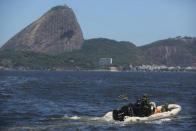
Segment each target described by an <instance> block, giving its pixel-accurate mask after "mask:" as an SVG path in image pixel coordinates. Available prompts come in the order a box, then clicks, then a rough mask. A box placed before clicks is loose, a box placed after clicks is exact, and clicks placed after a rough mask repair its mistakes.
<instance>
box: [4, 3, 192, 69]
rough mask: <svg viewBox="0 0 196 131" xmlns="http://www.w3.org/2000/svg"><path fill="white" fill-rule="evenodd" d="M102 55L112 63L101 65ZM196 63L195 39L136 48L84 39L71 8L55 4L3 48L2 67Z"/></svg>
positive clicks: (79, 66) (105, 66)
mask: <svg viewBox="0 0 196 131" xmlns="http://www.w3.org/2000/svg"><path fill="white" fill-rule="evenodd" d="M141 39H142V38H141ZM101 58H112V63H109V64H107V59H106V65H104V66H103V65H100V59H101ZM141 65H159V66H163V65H164V66H170V67H171V66H181V67H188V66H192V67H195V66H196V38H195V37H181V36H178V37H176V38H168V39H165V40H159V41H155V42H153V43H150V44H147V45H145V46H141V47H136V46H135V45H134V44H133V43H131V42H128V41H115V40H111V39H107V38H94V39H88V40H84V38H83V34H82V31H81V28H80V25H79V23H78V21H77V19H76V16H75V14H74V12H73V10H72V9H71V8H69V7H68V6H66V5H64V6H56V7H54V8H52V9H51V10H49V11H48V12H46V13H45V14H44V15H43V16H42V17H41V18H39V19H38V20H36V21H34V22H33V23H32V24H30V25H28V26H27V27H25V28H24V29H23V30H21V31H20V32H19V33H17V34H16V35H15V36H13V37H12V38H11V39H10V40H8V41H7V42H6V43H5V44H4V45H3V46H2V47H1V48H0V69H8V70H9V69H16V70H73V69H74V70H75V69H77V70H80V69H87V70H88V69H100V68H108V66H114V67H118V68H120V69H125V70H127V69H130V67H132V66H141Z"/></svg>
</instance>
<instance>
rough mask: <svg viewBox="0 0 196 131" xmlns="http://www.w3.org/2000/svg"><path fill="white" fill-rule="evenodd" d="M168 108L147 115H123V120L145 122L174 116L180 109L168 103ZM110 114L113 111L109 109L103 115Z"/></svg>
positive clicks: (110, 115) (159, 107) (111, 114)
mask: <svg viewBox="0 0 196 131" xmlns="http://www.w3.org/2000/svg"><path fill="white" fill-rule="evenodd" d="M162 106H163V105H162ZM162 106H158V107H157V109H159V110H160V109H161V108H162ZM168 109H169V111H166V112H160V113H156V114H152V115H150V116H148V117H135V116H133V117H130V116H125V117H124V122H146V121H153V120H158V119H163V118H168V117H172V116H176V115H177V114H178V113H179V112H180V111H181V106H180V105H177V104H169V105H168ZM112 116H113V112H112V111H110V112H108V113H106V114H105V116H104V117H106V118H109V117H110V118H111V117H112ZM113 120H114V119H113Z"/></svg>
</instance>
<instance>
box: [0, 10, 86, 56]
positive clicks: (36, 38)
mask: <svg viewBox="0 0 196 131" xmlns="http://www.w3.org/2000/svg"><path fill="white" fill-rule="evenodd" d="M82 43H83V35H82V31H81V28H80V26H79V24H78V22H77V19H76V17H75V14H74V12H73V11H72V9H70V8H69V7H67V6H57V7H54V8H52V9H51V10H50V11H48V12H47V13H46V14H44V15H43V16H42V17H41V18H40V19H38V20H36V21H35V22H33V23H32V24H30V25H29V26H27V27H26V28H24V29H23V30H22V31H21V32H19V33H18V34H16V35H15V36H14V37H13V38H11V39H10V40H9V41H8V42H7V43H6V44H5V45H4V46H3V47H2V48H1V49H2V50H6V49H8V50H23V51H34V52H44V53H49V54H60V53H63V52H71V51H73V50H78V49H80V48H81V46H82Z"/></svg>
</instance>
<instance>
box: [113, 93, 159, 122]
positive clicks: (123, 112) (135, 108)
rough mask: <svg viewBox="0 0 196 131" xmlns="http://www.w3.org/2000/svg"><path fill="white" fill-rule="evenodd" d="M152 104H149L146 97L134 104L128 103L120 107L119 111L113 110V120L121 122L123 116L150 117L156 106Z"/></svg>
mask: <svg viewBox="0 0 196 131" xmlns="http://www.w3.org/2000/svg"><path fill="white" fill-rule="evenodd" d="M153 104H154V107H153ZM153 104H152V103H149V99H148V96H147V95H144V96H143V97H142V98H141V99H138V100H137V101H136V103H135V104H132V103H129V104H128V105H125V106H122V107H121V108H120V110H113V118H114V119H115V120H119V121H123V120H124V117H125V116H137V117H145V116H150V115H152V114H153V113H154V111H155V108H156V107H155V105H156V104H155V103H153Z"/></svg>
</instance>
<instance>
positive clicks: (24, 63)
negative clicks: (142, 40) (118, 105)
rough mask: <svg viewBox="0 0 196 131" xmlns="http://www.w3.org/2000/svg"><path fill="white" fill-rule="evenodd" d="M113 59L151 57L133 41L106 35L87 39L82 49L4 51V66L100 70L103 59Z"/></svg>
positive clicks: (0, 57) (119, 62) (0, 60)
mask: <svg viewBox="0 0 196 131" xmlns="http://www.w3.org/2000/svg"><path fill="white" fill-rule="evenodd" d="M107 57H111V58H113V65H115V66H122V67H126V66H129V65H130V64H133V65H140V64H142V63H146V62H147V60H146V59H145V58H146V57H145V56H144V54H143V52H142V51H141V50H140V49H138V48H137V47H136V46H135V45H134V44H132V43H130V42H123V41H121V42H118V41H115V40H109V39H104V38H98V39H90V40H85V41H84V43H83V47H82V49H81V50H78V51H74V52H67V53H62V54H59V55H50V54H44V53H35V52H28V51H0V66H5V67H10V68H14V69H18V68H25V69H57V68H61V69H97V68H99V59H100V58H107Z"/></svg>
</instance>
